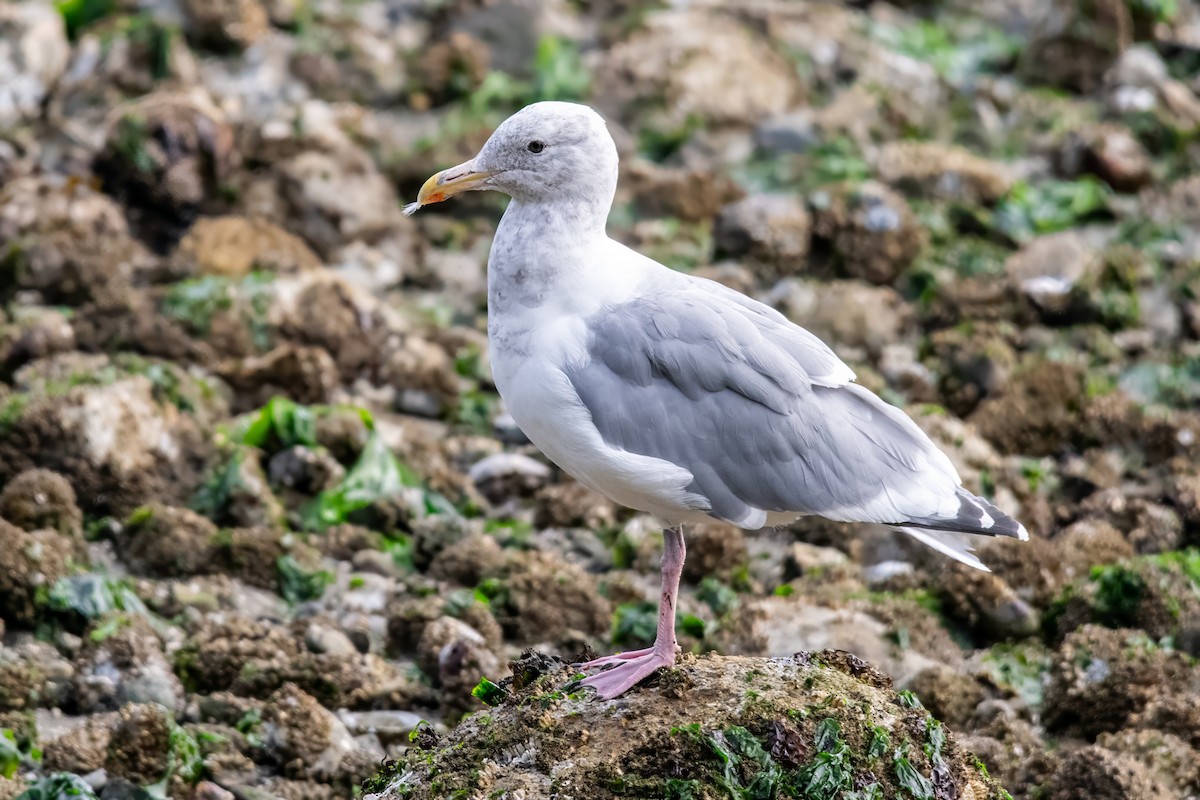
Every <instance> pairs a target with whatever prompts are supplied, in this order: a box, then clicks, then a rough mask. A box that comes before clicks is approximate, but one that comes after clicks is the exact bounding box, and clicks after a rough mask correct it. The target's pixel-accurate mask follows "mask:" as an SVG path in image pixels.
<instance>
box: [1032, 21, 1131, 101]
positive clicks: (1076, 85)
mask: <svg viewBox="0 0 1200 800" xmlns="http://www.w3.org/2000/svg"><path fill="white" fill-rule="evenodd" d="M1046 12H1048V13H1042V14H1039V15H1038V17H1037V19H1036V23H1035V27H1034V29H1033V30H1032V31H1031V32H1030V38H1029V41H1028V43H1027V44H1026V46H1025V48H1024V49H1023V50H1022V52H1021V59H1020V72H1021V74H1022V75H1023V76H1025V77H1026V78H1027V79H1029V80H1032V81H1035V82H1037V83H1045V84H1049V85H1050V86H1054V87H1056V88H1059V89H1066V90H1068V91H1072V92H1078V93H1080V94H1088V93H1091V92H1093V91H1095V90H1096V89H1098V88H1099V87H1100V85H1101V83H1102V81H1103V79H1104V74H1105V72H1107V70H1108V69H1109V68H1110V67H1111V66H1112V65H1113V64H1114V63H1116V61H1117V57H1118V55H1119V54H1120V53H1121V51H1122V50H1124V49H1125V48H1127V47H1128V46H1129V45H1130V44H1131V43H1132V35H1133V24H1132V19H1131V17H1130V12H1129V6H1128V5H1126V4H1125V3H1109V2H1096V1H1095V0H1054V2H1053V3H1052V4H1051V5H1050V7H1049V8H1047V10H1046Z"/></svg>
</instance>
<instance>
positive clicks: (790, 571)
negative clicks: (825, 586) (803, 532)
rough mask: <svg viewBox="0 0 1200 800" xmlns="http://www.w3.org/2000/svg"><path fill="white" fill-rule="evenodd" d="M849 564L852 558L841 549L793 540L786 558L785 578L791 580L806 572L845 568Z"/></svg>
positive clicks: (784, 563)
mask: <svg viewBox="0 0 1200 800" xmlns="http://www.w3.org/2000/svg"><path fill="white" fill-rule="evenodd" d="M849 565H850V559H849V558H848V557H847V556H846V554H845V553H843V552H842V551H841V550H835V549H834V548H832V547H821V546H819V545H815V544H809V543H808V542H793V543H792V545H791V546H790V547H788V551H787V556H786V557H785V558H784V562H783V579H784V580H787V581H790V580H793V579H794V578H799V577H801V576H803V575H805V574H810V575H811V574H813V573H821V572H824V571H826V570H843V569H845V568H846V567H848V566H849Z"/></svg>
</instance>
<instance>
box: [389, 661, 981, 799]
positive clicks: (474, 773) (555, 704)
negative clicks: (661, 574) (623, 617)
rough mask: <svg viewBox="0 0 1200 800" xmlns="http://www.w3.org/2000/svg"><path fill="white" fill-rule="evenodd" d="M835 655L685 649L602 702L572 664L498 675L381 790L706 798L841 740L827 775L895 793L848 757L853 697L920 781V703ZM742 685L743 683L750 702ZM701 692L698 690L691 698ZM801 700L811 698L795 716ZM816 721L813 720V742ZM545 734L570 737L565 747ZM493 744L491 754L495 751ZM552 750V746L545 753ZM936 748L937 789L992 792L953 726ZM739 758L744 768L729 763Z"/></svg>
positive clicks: (778, 777)
mask: <svg viewBox="0 0 1200 800" xmlns="http://www.w3.org/2000/svg"><path fill="white" fill-rule="evenodd" d="M847 656H848V654H845V653H835V652H824V653H811V654H810V653H803V654H797V657H796V658H791V657H788V658H781V659H769V660H768V659H751V658H736V657H735V658H730V657H721V656H712V655H710V656H704V657H700V658H697V657H695V656H692V655H685V656H684V657H683V659H682V661H681V663H680V664H679V665H678V666H677V667H676V668H675V669H672V670H666V671H663V672H661V673H659V675H658V677H657V678H656V679H652V682H650V683H649V684H644V685H642V686H641V687H638V688H635V689H634V690H632V691H631V692H629V693H627V694H626V695H624V696H623V697H621V698H619V699H617V700H613V701H598V700H596V699H595V698H594V697H592V696H591V693H590V692H583V693H576V692H575V690H574V689H573V688H571V686H570V684H569V681H570V680H571V676H572V670H571V669H569V668H567V667H566V666H565V665H562V664H554V663H551V664H549V665H547V669H546V670H543V671H540V674H538V672H535V673H534V674H533V676H532V678H531V679H528V680H523V681H522V683H523V688H521V689H517V688H516V685H515V684H513V685H511V686H509V687H508V691H507V693H505V694H503V695H502V699H501V700H500V703H499V705H497V706H495V707H494V708H492V709H490V710H489V711H488V712H487V713H486V714H477V715H475V716H472V717H470V718H468V719H467V720H465V721H464V722H463V723H461V724H460V725H459V726H458V727H456V728H455V729H454V730H453V731H452V732H451V733H450V734H448V735H447V736H445V737H443V738H441V739H439V740H438V741H437V742H436V743H431V744H430V745H428V746H427V748H426V749H419V748H411V749H410V750H409V751H408V753H407V754H406V757H405V760H404V764H403V765H402V766H401V767H400V768H399V769H398V770H397V771H396V772H395V773H394V775H395V776H396V777H393V778H392V779H391V781H390V784H391V785H390V788H389V795H388V796H391V795H396V796H399V795H401V794H406V793H407V794H408V795H409V796H410V797H412V798H413V800H425V798H433V797H438V796H445V795H446V794H447V793H453V792H455V791H460V790H461V791H467V792H471V791H479V792H484V793H491V794H496V795H497V796H499V795H500V794H507V795H513V796H515V795H516V794H517V793H518V792H520V793H522V794H524V796H527V797H542V796H549V795H550V794H551V793H552V792H559V793H562V794H564V795H570V796H572V797H596V798H600V797H611V796H614V786H616V787H618V788H617V789H616V790H615V791H616V792H617V793H623V794H629V793H631V792H633V793H636V796H638V797H658V796H666V794H667V793H668V792H670V791H673V789H670V788H668V787H678V786H680V785H683V786H687V787H689V791H692V792H695V793H696V796H697V797H699V796H706V797H707V796H712V797H718V796H724V795H725V794H726V793H728V792H729V791H738V792H742V791H745V790H744V787H745V786H747V785H749V784H750V783H752V782H755V783H756V785H759V786H763V787H764V791H773V790H774V789H773V788H769V787H767V786H766V784H765V783H764V780H765V781H766V783H769V784H770V787H775V786H777V785H783V784H784V782H789V781H790V782H794V781H796V780H803V779H799V778H797V777H796V771H797V770H802V769H804V767H805V766H806V765H808V764H814V765H815V764H818V763H825V762H821V761H819V758H820V755H819V754H820V750H821V748H822V747H824V748H826V749H834V748H836V749H837V750H838V751H839V752H845V756H844V758H845V759H846V760H845V762H844V763H845V764H846V765H847V766H846V770H847V771H846V773H845V774H844V776H843V775H841V774H839V776H838V777H837V778H836V779H835V780H838V781H841V782H842V783H839V784H838V785H843V786H847V787H849V786H853V785H863V786H865V785H867V784H868V783H875V784H877V786H878V789H879V791H881V792H882V793H883V795H882V796H885V797H899V796H900V793H901V791H902V790H901V789H900V788H899V786H900V784H899V781H898V778H897V772H896V769H895V768H894V767H893V765H892V763H891V759H890V756H889V758H888V760H887V761H885V762H883V763H881V764H880V765H879V766H878V767H877V768H874V769H871V768H868V767H858V766H850V765H852V764H853V765H858V764H860V763H864V764H865V763H868V761H867V757H866V754H865V752H863V753H861V754H856V749H857V748H865V747H866V743H867V742H868V741H869V740H870V739H871V734H870V733H868V731H867V729H866V728H865V724H864V723H863V722H862V719H863V717H862V716H859V712H860V711H861V709H864V708H870V709H871V716H870V718H871V719H872V720H873V721H874V724H876V725H879V726H881V727H882V728H883V730H885V731H886V732H887V735H888V738H889V740H890V742H891V743H892V744H893V745H894V746H895V747H897V748H901V749H902V751H904V752H907V753H908V756H907V758H908V759H909V761H911V766H912V768H913V770H915V771H916V772H917V773H919V774H920V775H921V776H922V778H921V780H922V781H925V782H926V783H928V782H929V779H928V778H927V777H924V776H927V775H929V774H930V773H931V770H933V769H934V768H933V766H932V765H931V763H930V762H929V760H928V757H927V756H925V755H924V752H923V750H922V747H923V740H924V738H925V729H926V725H927V715H926V712H925V711H924V709H919V708H916V709H914V708H905V707H903V706H901V705H900V704H899V703H898V702H897V701H896V699H895V697H896V696H895V695H894V694H893V693H892V691H891V690H890V689H888V688H882V686H881V685H880V684H879V683H877V682H873V679H872V675H871V673H870V672H869V670H860V671H859V674H860V675H862V678H861V679H860V678H856V677H854V676H853V675H852V674H849V672H850V670H852V669H853V667H852V665H851V664H850V663H849V662H847V661H846V657H847ZM849 658H850V659H851V660H852V661H853V662H856V663H857V664H859V665H861V666H863V667H866V665H865V664H864V663H863V662H862V661H861V660H858V659H854V658H853V657H852V656H850V657H849ZM825 664H829V665H830V666H823V665H825ZM843 669H846V670H847V671H845V672H844V671H842V670H843ZM525 677H529V676H523V678H525ZM504 683H505V684H507V683H508V681H507V680H506V681H504ZM747 691H751V692H753V693H754V703H753V704H752V705H751V706H750V707H748V708H747V707H745V706H744V700H745V697H746V692H747ZM700 697H704V698H706V701H705V702H698V700H699V698H700ZM833 698H838V700H844V701H846V702H845V704H844V705H843V704H842V703H841V702H832V699H833ZM802 709H811V710H810V711H809V713H808V714H805V713H803V712H802V711H801V710H802ZM818 709H819V710H818ZM849 709H855V712H854V714H850V713H848V710H849ZM788 711H791V712H792V713H791V714H790V715H789V714H788V713H787V712H788ZM798 712H799V713H798ZM614 714H616V715H617V716H616V717H614V716H613V715H614ZM626 714H630V715H636V716H637V719H638V728H639V731H640V734H639V735H638V736H630V734H629V731H628V728H627V726H626V725H623V724H621V723H620V722H619V720H620V719H621V718H623V717H624V716H625V715H626ZM539 720H540V722H539ZM827 720H833V721H832V722H829V721H827ZM818 726H820V727H818ZM818 730H820V731H823V733H821V734H820V739H819V740H818V739H817V736H818V733H817V732H818ZM939 730H941V729H939ZM918 731H919V732H920V733H917V732H918ZM860 736H861V738H860ZM818 741H819V743H818ZM554 742H558V743H562V742H570V743H571V744H570V745H569V747H568V749H567V750H565V751H564V750H561V749H560V748H561V744H557V745H556V744H553V743H554ZM851 742H853V743H854V744H850V743H851ZM860 742H861V743H860ZM714 746H715V747H719V748H720V749H719V750H714ZM842 748H845V750H844V751H843V750H842ZM496 753H501V754H503V755H501V756H500V757H499V758H497V757H495V754H496ZM551 753H556V754H559V755H555V756H552V757H549V758H547V756H548V755H549V754H551ZM484 758H489V759H493V760H492V761H491V765H490V766H489V767H487V768H486V769H485V770H483V771H482V772H480V771H478V769H477V768H476V767H475V766H474V765H475V764H478V763H479V760H480V759H484ZM940 758H941V760H942V762H943V766H940V767H937V768H936V776H937V777H936V778H935V780H937V781H938V784H939V785H943V786H946V787H948V788H947V789H945V791H947V792H951V791H952V792H954V793H955V794H954V795H949V794H948V795H947V796H958V797H975V798H993V797H999V796H1000V789H999V787H998V786H997V785H996V784H994V782H992V781H991V779H990V778H985V777H983V775H982V774H981V773H980V771H979V770H977V769H976V768H975V766H974V763H973V760H972V757H971V756H970V755H968V754H967V753H966V752H965V751H964V750H962V749H960V747H959V746H958V744H957V742H956V741H955V739H954V737H953V736H952V735H948V736H947V741H946V742H945V743H944V744H942V745H941V756H940ZM743 763H744V764H745V767H746V769H747V770H748V771H747V772H742V771H741V768H742V765H743ZM751 764H753V765H754V766H751ZM860 769H861V770H862V772H859V770H860ZM727 770H728V771H727ZM868 772H869V773H870V774H869V775H868ZM904 774H905V775H906V776H907V775H908V774H909V773H908V772H907V770H905V772H904ZM434 775H436V776H437V777H436V784H435V779H434V778H433V776H434ZM764 775H770V776H773V777H769V778H765V779H764V777H763V776H764ZM743 776H755V777H743ZM908 780H910V781H912V780H916V779H913V778H911V777H910V778H908ZM435 785H436V788H431V787H433V786H435ZM552 786H553V787H554V788H553V789H552V788H551V787H552ZM729 787H734V788H733V789H730V788H729ZM950 787H952V788H950Z"/></svg>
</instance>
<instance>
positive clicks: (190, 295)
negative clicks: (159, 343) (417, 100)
mask: <svg viewBox="0 0 1200 800" xmlns="http://www.w3.org/2000/svg"><path fill="white" fill-rule="evenodd" d="M274 280H275V275H274V274H272V273H270V272H251V273H250V274H249V275H247V276H245V277H244V278H239V279H233V278H226V277H223V276H218V275H206V276H204V277H201V278H192V279H190V280H186V281H180V282H179V283H176V284H173V285H172V286H171V287H170V288H169V289H168V290H167V294H166V296H165V297H164V298H163V301H162V313H163V314H165V315H166V316H168V317H171V318H173V319H177V320H179V321H180V322H182V323H184V324H185V325H186V326H187V327H188V328H189V329H190V331H191V332H192V333H193V334H196V335H198V336H207V335H208V334H209V333H210V332H211V330H212V323H213V319H214V318H215V317H216V316H217V314H219V313H223V312H230V311H234V310H238V311H239V313H241V314H242V315H243V318H244V321H245V323H246V324H247V325H248V327H249V330H250V338H251V341H252V342H253V344H254V346H255V347H256V348H257V349H258V350H260V351H265V350H267V349H269V348H270V346H271V329H270V325H269V323H268V322H267V315H268V312H269V311H270V303H271V293H270V287H271V284H272V283H273V282H274Z"/></svg>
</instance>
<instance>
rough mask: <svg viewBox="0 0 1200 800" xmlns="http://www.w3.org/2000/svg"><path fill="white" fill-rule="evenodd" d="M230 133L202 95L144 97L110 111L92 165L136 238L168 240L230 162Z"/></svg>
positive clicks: (211, 194) (209, 195) (161, 244)
mask: <svg viewBox="0 0 1200 800" xmlns="http://www.w3.org/2000/svg"><path fill="white" fill-rule="evenodd" d="M237 159H238V154H237V151H236V150H235V149H234V136H233V130H232V128H230V126H229V124H228V123H227V122H226V121H225V116H224V114H223V113H222V112H221V111H220V109H218V108H217V107H216V106H215V105H213V104H212V102H211V101H210V100H209V99H208V98H207V96H205V95H204V94H203V93H191V94H186V93H174V92H160V93H156V94H150V95H147V96H145V97H142V98H141V99H139V100H137V101H136V102H134V103H132V104H130V105H129V106H127V107H125V108H124V109H122V110H121V111H120V112H119V113H117V114H114V115H113V117H112V122H111V123H110V125H109V126H108V131H107V134H106V139H105V145H104V149H103V150H102V151H101V152H100V154H99V155H98V156H97V158H96V163H95V170H96V174H97V175H99V176H100V178H101V180H102V181H103V184H104V190H105V191H106V192H108V193H109V194H112V195H114V196H116V197H117V198H118V199H120V200H122V201H123V202H124V203H125V204H126V206H127V207H128V208H129V210H130V212H131V217H132V221H133V222H134V226H135V228H136V229H137V230H138V231H139V235H140V237H141V238H142V239H143V240H144V241H146V242H147V243H148V244H150V245H151V247H153V248H154V249H157V250H166V249H168V248H169V247H170V246H172V245H174V244H175V243H176V242H177V241H178V240H179V237H180V236H181V235H182V234H183V232H184V231H185V230H186V229H187V227H188V225H189V224H190V223H191V222H192V220H194V219H195V217H196V215H197V214H198V212H199V211H200V210H201V208H202V207H203V206H205V205H206V204H208V205H211V204H213V203H214V201H215V200H216V198H217V197H218V193H219V186H220V183H221V182H222V180H224V178H225V176H226V175H227V174H228V173H229V172H230V171H231V170H232V169H233V167H234V166H235V164H236V163H237Z"/></svg>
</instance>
